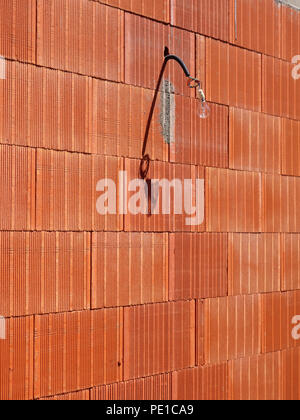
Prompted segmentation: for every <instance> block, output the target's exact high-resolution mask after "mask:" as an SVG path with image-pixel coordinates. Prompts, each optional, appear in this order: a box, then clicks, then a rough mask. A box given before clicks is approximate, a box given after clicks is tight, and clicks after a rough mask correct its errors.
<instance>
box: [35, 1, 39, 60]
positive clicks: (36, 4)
mask: <svg viewBox="0 0 300 420" xmlns="http://www.w3.org/2000/svg"><path fill="white" fill-rule="evenodd" d="M37 41H38V0H35V64H36V65H37V58H38V57H37V55H38V54H37Z"/></svg>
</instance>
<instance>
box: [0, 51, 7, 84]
mask: <svg viewBox="0 0 300 420" xmlns="http://www.w3.org/2000/svg"><path fill="white" fill-rule="evenodd" d="M0 79H1V80H5V79H6V60H5V58H4V57H2V56H1V55H0Z"/></svg>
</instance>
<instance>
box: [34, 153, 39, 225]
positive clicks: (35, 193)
mask: <svg viewBox="0 0 300 420" xmlns="http://www.w3.org/2000/svg"><path fill="white" fill-rule="evenodd" d="M37 154H38V149H35V168H34V172H35V173H34V190H35V191H34V197H35V199H34V231H36V230H37V183H38V179H37V178H38V177H37V173H38V160H37Z"/></svg>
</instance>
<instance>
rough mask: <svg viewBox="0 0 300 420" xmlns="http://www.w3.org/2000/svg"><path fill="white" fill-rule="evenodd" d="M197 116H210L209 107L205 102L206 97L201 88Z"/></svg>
mask: <svg viewBox="0 0 300 420" xmlns="http://www.w3.org/2000/svg"><path fill="white" fill-rule="evenodd" d="M198 116H199V118H208V117H209V116H210V107H209V105H208V103H207V102H206V98H205V95H204V92H203V90H202V89H199V104H198Z"/></svg>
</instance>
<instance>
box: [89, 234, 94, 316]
mask: <svg viewBox="0 0 300 420" xmlns="http://www.w3.org/2000/svg"><path fill="white" fill-rule="evenodd" d="M89 233H90V281H89V283H90V305H89V306H90V307H89V309H90V310H92V309H93V232H92V231H91V232H89Z"/></svg>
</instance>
